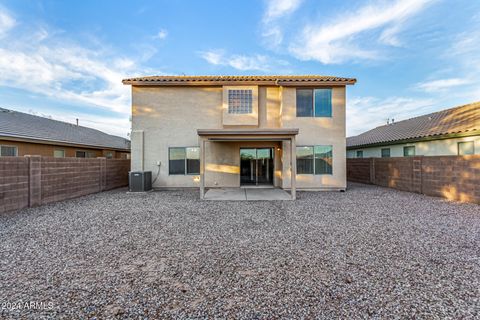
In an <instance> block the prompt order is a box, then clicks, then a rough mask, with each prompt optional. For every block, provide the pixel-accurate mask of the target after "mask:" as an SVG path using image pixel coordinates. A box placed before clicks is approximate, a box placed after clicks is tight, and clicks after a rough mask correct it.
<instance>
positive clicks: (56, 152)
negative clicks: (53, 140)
mask: <svg viewBox="0 0 480 320" xmlns="http://www.w3.org/2000/svg"><path fill="white" fill-rule="evenodd" d="M53 156H54V157H55V158H65V150H61V149H56V150H53Z"/></svg>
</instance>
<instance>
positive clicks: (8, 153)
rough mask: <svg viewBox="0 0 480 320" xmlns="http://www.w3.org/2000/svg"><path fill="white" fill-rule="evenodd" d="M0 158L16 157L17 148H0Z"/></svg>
mask: <svg viewBox="0 0 480 320" xmlns="http://www.w3.org/2000/svg"><path fill="white" fill-rule="evenodd" d="M0 156H2V157H16V156H17V147H14V146H0Z"/></svg>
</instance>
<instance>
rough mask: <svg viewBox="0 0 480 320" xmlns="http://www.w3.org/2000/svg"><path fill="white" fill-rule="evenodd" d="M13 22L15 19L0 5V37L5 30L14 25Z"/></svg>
mask: <svg viewBox="0 0 480 320" xmlns="http://www.w3.org/2000/svg"><path fill="white" fill-rule="evenodd" d="M15 24H16V21H15V19H14V18H13V17H12V16H11V15H10V14H9V13H7V12H6V11H5V10H2V8H1V7H0V38H2V37H3V36H4V35H5V34H7V32H8V31H9V30H10V29H12V28H13V27H14V26H15Z"/></svg>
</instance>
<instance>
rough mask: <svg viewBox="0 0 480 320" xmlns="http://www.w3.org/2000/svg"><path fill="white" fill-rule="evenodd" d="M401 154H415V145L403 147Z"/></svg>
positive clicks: (409, 155)
mask: <svg viewBox="0 0 480 320" xmlns="http://www.w3.org/2000/svg"><path fill="white" fill-rule="evenodd" d="M403 156H404V157H413V156H415V146H408V147H403Z"/></svg>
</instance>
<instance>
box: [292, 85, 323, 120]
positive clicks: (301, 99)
mask: <svg viewBox="0 0 480 320" xmlns="http://www.w3.org/2000/svg"><path fill="white" fill-rule="evenodd" d="M331 116H332V89H297V117H331Z"/></svg>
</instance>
